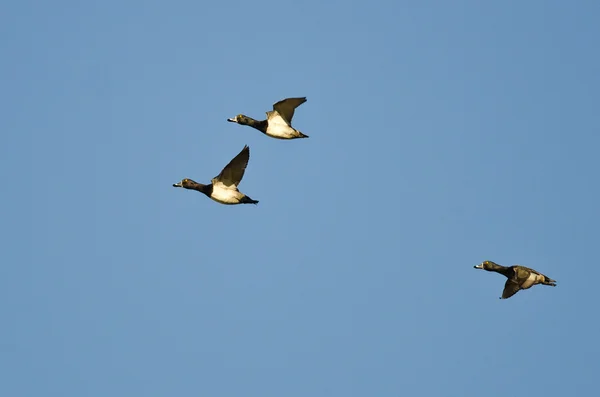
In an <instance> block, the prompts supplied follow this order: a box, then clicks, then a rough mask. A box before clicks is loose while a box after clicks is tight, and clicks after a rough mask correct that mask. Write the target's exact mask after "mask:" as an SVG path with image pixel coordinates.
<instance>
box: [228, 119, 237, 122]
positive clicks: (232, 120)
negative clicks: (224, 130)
mask: <svg viewBox="0 0 600 397" xmlns="http://www.w3.org/2000/svg"><path fill="white" fill-rule="evenodd" d="M227 121H229V122H230V123H237V120H236V119H227Z"/></svg>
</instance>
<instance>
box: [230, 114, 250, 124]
mask: <svg viewBox="0 0 600 397" xmlns="http://www.w3.org/2000/svg"><path fill="white" fill-rule="evenodd" d="M227 121H229V122H231V123H238V124H249V123H250V117H248V116H245V115H243V114H238V115H237V116H235V117H233V118H230V119H227Z"/></svg>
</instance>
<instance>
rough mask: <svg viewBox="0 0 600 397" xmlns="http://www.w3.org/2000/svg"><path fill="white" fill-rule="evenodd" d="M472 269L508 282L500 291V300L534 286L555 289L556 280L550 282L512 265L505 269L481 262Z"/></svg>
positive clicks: (524, 268)
mask: <svg viewBox="0 0 600 397" xmlns="http://www.w3.org/2000/svg"><path fill="white" fill-rule="evenodd" d="M473 267H474V268H475V269H483V270H487V271H488V272H496V273H500V274H502V275H504V276H506V278H507V279H508V280H506V284H504V291H502V296H501V297H500V299H508V298H510V297H511V296H513V295H514V294H516V293H517V292H519V291H520V290H522V289H529V288H531V287H533V286H534V285H536V284H543V285H550V286H552V287H556V280H552V279H551V278H550V277H548V276H546V275H544V274H542V273H540V272H538V271H536V270H533V269H530V268H528V267H525V266H520V265H514V266H509V267H505V266H501V265H499V264H497V263H494V262H492V261H483V262H481V263H480V264H479V265H476V266H473Z"/></svg>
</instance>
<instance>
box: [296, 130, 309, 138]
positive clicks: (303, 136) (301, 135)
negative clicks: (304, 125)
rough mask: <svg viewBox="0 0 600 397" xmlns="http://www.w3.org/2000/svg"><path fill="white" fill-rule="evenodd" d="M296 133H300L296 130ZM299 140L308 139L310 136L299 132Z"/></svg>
mask: <svg viewBox="0 0 600 397" xmlns="http://www.w3.org/2000/svg"><path fill="white" fill-rule="evenodd" d="M296 131H298V130H296ZM298 138H308V135H304V134H303V133H301V132H300V131H298Z"/></svg>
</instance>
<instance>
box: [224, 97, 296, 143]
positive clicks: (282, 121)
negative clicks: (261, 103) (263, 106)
mask: <svg viewBox="0 0 600 397" xmlns="http://www.w3.org/2000/svg"><path fill="white" fill-rule="evenodd" d="M304 102H306V97H301V98H286V99H282V100H281V101H279V102H277V103H275V104H274V105H273V110H270V111H268V112H266V113H267V119H266V120H262V121H259V120H254V119H253V118H252V117H248V116H246V115H243V114H238V115H237V116H235V117H233V118H230V119H227V121H229V122H231V123H238V124H241V125H249V126H250V127H252V128H255V129H257V130H259V131H260V132H262V133H263V134H265V135H267V136H270V137H271V138H276V139H298V138H308V135H305V134H303V133H301V132H300V131H298V130H297V129H295V128H294V127H292V118H293V117H294V111H295V110H296V108H297V107H298V106H300V105H302V104H303V103H304Z"/></svg>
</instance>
